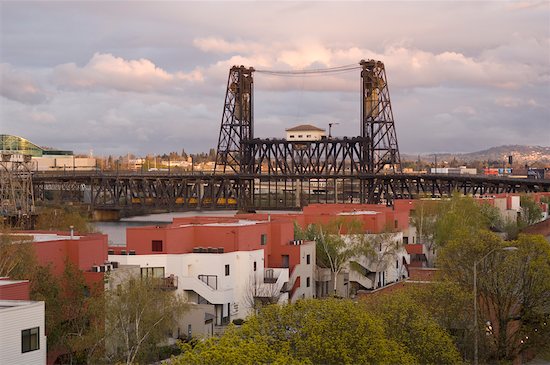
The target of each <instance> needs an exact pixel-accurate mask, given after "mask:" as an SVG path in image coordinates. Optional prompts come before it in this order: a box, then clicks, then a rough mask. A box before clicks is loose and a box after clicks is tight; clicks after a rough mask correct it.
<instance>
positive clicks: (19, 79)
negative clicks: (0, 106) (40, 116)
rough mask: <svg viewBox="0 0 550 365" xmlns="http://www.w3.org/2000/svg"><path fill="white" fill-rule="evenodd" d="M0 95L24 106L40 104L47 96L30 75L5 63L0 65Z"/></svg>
mask: <svg viewBox="0 0 550 365" xmlns="http://www.w3.org/2000/svg"><path fill="white" fill-rule="evenodd" d="M0 95H2V96H3V97H5V98H7V99H10V100H14V101H17V102H20V103H24V104H40V103H43V102H45V101H46V100H47V94H46V92H45V91H44V90H43V88H42V87H41V86H40V85H39V83H38V81H37V80H35V79H34V78H33V76H32V74H30V73H28V72H24V71H20V70H16V69H14V68H13V67H12V66H11V65H9V64H7V63H0Z"/></svg>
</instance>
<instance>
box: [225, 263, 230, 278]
mask: <svg viewBox="0 0 550 365" xmlns="http://www.w3.org/2000/svg"><path fill="white" fill-rule="evenodd" d="M225 276H229V265H225Z"/></svg>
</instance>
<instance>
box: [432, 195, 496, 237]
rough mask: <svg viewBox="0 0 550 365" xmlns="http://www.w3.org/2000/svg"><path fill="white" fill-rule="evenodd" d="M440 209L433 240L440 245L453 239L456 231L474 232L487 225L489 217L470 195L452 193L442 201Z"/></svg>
mask: <svg viewBox="0 0 550 365" xmlns="http://www.w3.org/2000/svg"><path fill="white" fill-rule="evenodd" d="M440 209H441V210H440V212H441V213H440V215H439V217H438V218H437V221H436V225H435V234H434V238H435V241H436V243H437V244H438V246H440V247H442V246H445V245H446V244H447V243H448V242H449V241H450V240H451V239H453V238H454V236H455V235H456V234H457V231H464V232H466V233H467V234H474V233H476V232H477V231H479V230H480V229H486V228H488V227H489V218H488V217H487V216H485V215H484V214H483V212H482V211H481V209H480V208H479V205H478V204H477V203H476V202H475V200H474V199H473V198H471V197H463V196H460V195H459V194H454V195H453V196H452V198H451V199H449V200H447V201H444V202H442V204H441V208H440Z"/></svg>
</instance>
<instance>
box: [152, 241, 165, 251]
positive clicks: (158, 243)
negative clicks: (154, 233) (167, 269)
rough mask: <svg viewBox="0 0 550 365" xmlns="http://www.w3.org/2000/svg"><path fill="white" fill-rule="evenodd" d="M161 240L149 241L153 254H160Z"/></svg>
mask: <svg viewBox="0 0 550 365" xmlns="http://www.w3.org/2000/svg"><path fill="white" fill-rule="evenodd" d="M162 243H163V242H162V240H152V241H151V251H153V252H162V248H163V247H162Z"/></svg>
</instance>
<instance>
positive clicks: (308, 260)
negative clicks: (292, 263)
mask: <svg viewBox="0 0 550 365" xmlns="http://www.w3.org/2000/svg"><path fill="white" fill-rule="evenodd" d="M306 264H308V265H309V264H311V255H307V256H306Z"/></svg>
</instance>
